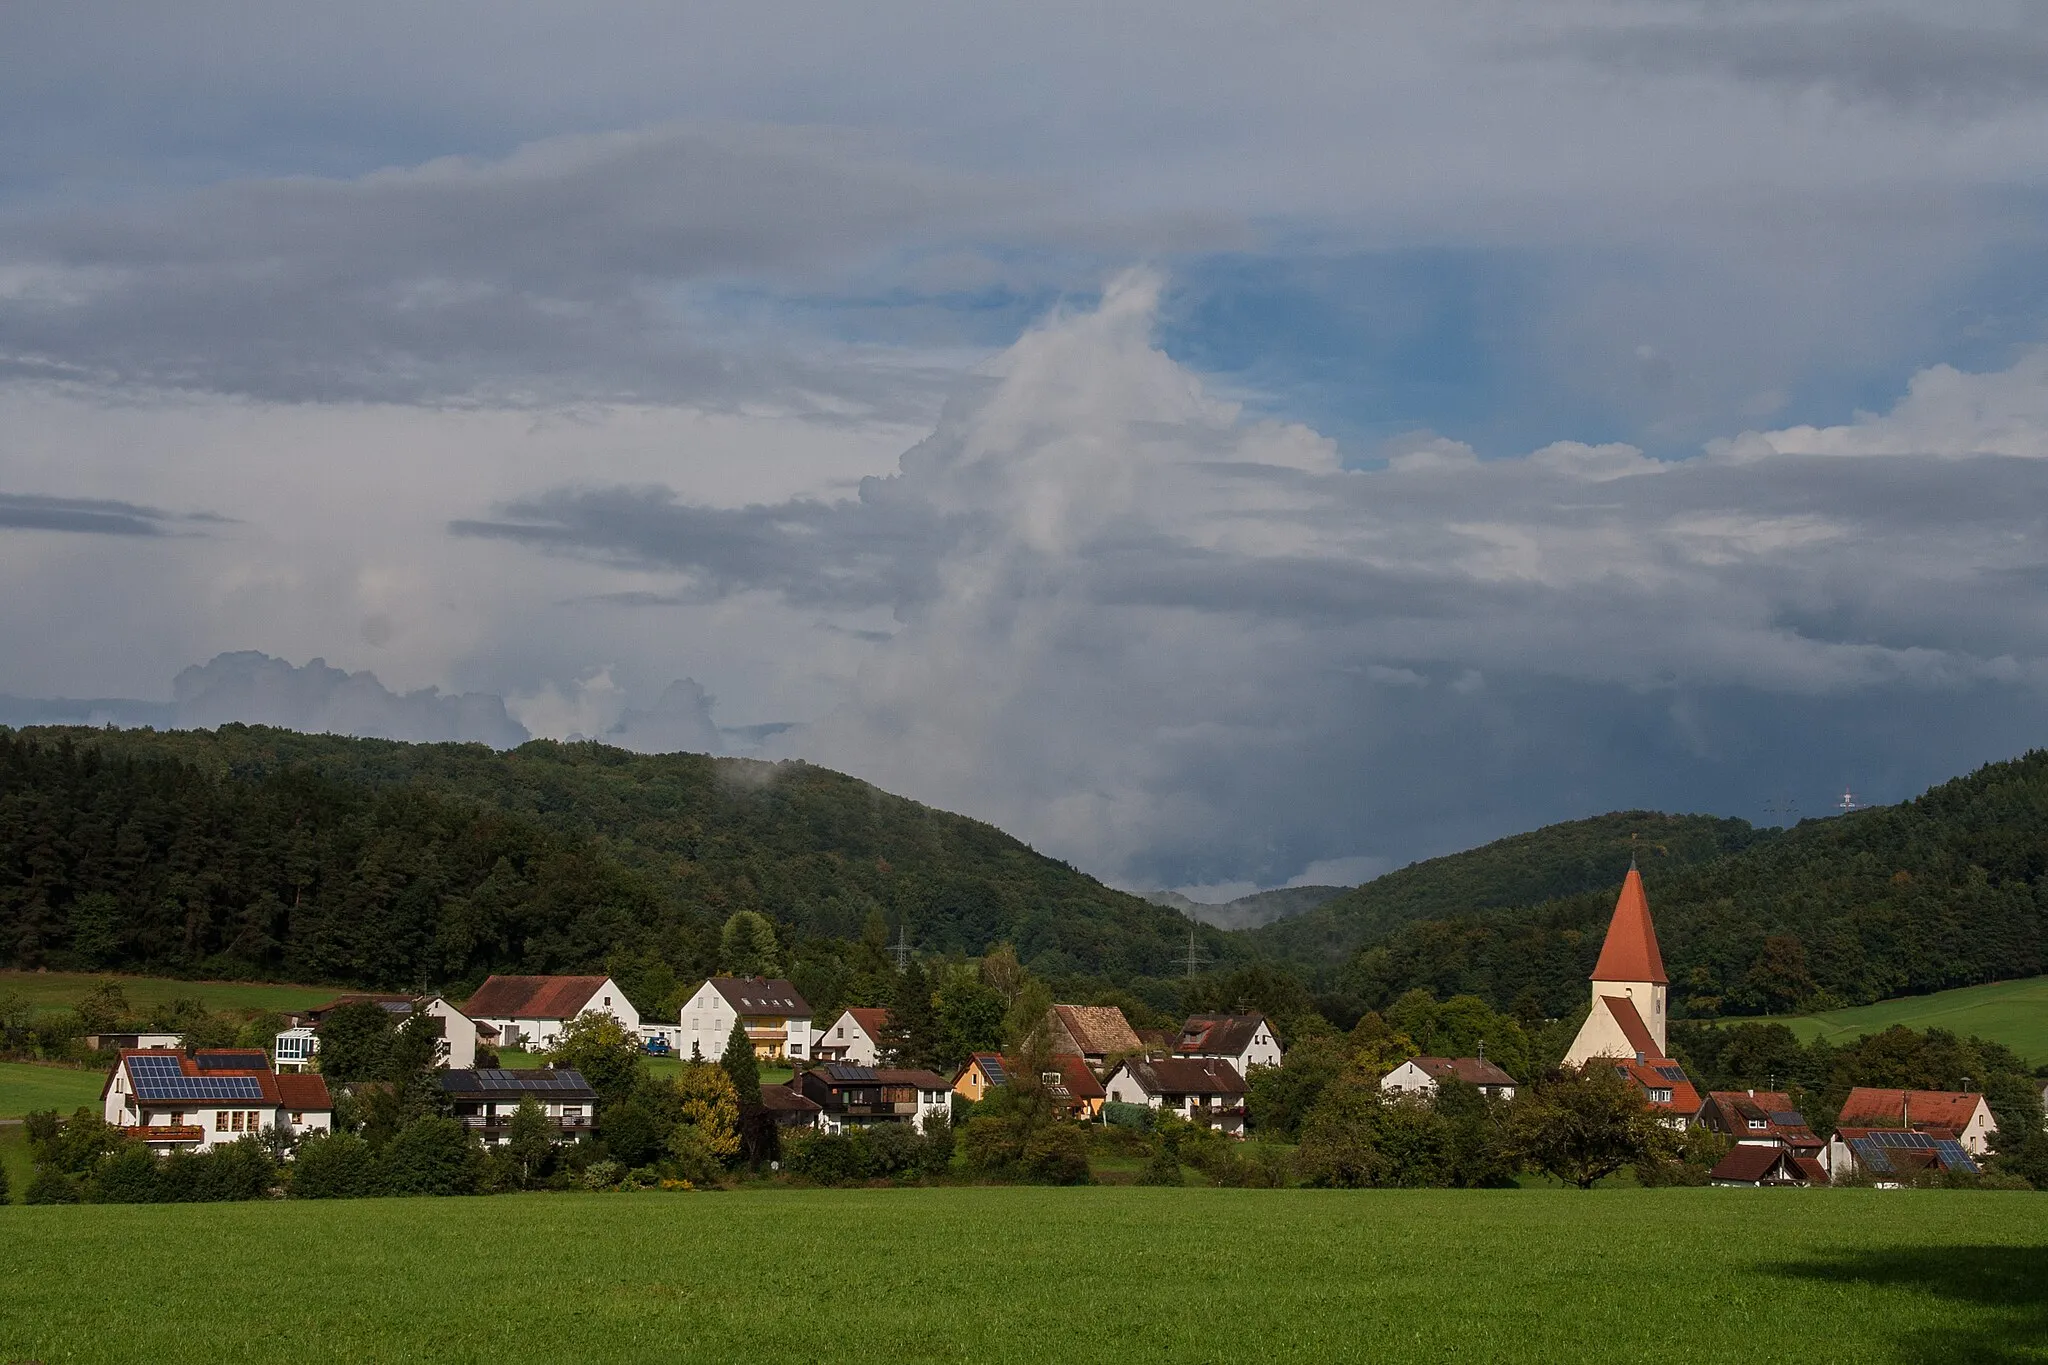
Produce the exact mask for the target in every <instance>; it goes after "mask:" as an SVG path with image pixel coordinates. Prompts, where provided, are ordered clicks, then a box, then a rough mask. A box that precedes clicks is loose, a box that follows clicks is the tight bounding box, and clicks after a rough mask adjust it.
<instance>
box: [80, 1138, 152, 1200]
mask: <svg viewBox="0 0 2048 1365" xmlns="http://www.w3.org/2000/svg"><path fill="white" fill-rule="evenodd" d="M162 1165H163V1161H162V1159H161V1158H159V1157H157V1156H155V1155H153V1154H152V1153H151V1152H150V1150H149V1148H147V1147H145V1146H143V1145H142V1144H141V1143H139V1142H136V1143H130V1144H128V1145H127V1146H126V1147H124V1148H122V1149H121V1150H120V1151H118V1152H115V1153H114V1154H113V1155H111V1156H109V1157H108V1158H107V1159H106V1160H105V1161H103V1162H101V1163H100V1168H99V1170H98V1171H96V1172H94V1173H93V1177H92V1180H91V1181H90V1182H89V1183H88V1184H87V1187H86V1192H87V1195H88V1198H89V1200H90V1202H92V1203H95V1204H153V1203H156V1202H157V1199H158V1195H157V1187H158V1180H157V1175H158V1171H159V1168H160V1167H161V1166H162Z"/></svg>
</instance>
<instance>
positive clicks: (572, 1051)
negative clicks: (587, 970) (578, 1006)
mask: <svg viewBox="0 0 2048 1365" xmlns="http://www.w3.org/2000/svg"><path fill="white" fill-rule="evenodd" d="M548 1062H549V1064H550V1065H552V1066H559V1067H563V1068H565V1069H567V1070H571V1071H577V1072H580V1073H582V1076H583V1079H584V1080H586V1081H588V1082H589V1083H590V1088H591V1089H592V1090H595V1091H596V1092H597V1097H598V1101H599V1103H601V1104H608V1105H609V1104H620V1103H623V1102H624V1101H625V1099H626V1098H627V1097H628V1096H629V1095H631V1094H632V1093H633V1092H634V1090H635V1089H637V1088H638V1087H639V1085H640V1083H641V1080H642V1078H643V1077H645V1076H646V1074H647V1060H646V1055H645V1054H644V1053H643V1052H642V1051H641V1048H640V1040H639V1038H638V1037H636V1036H635V1035H634V1034H632V1033H631V1032H629V1031H628V1030H627V1028H626V1026H625V1025H624V1024H621V1023H620V1022H619V1021H618V1020H616V1019H614V1018H612V1016H610V1015H609V1014H598V1013H595V1012H588V1013H584V1014H579V1015H577V1016H576V1017H575V1018H574V1019H571V1020H570V1021H569V1022H568V1023H566V1024H564V1025H562V1031H561V1033H560V1034H559V1035H557V1036H556V1038H555V1042H554V1046H552V1047H550V1048H549V1049H548Z"/></svg>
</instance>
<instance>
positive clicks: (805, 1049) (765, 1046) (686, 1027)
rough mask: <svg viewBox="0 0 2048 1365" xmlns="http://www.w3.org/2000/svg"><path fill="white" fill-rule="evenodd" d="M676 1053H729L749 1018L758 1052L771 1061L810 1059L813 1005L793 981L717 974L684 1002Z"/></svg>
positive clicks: (714, 1055) (751, 1038)
mask: <svg viewBox="0 0 2048 1365" xmlns="http://www.w3.org/2000/svg"><path fill="white" fill-rule="evenodd" d="M681 1015H682V1017H681V1019H680V1021H679V1027H678V1031H677V1034H676V1037H677V1040H678V1046H677V1048H676V1051H677V1053H678V1054H680V1055H681V1056H684V1057H702V1058H704V1059H705V1060H707V1061H710V1060H713V1059H715V1058H718V1057H721V1056H723V1055H724V1054H725V1044H726V1040H727V1039H728V1038H730V1037H731V1036H732V1026H733V1024H734V1023H735V1022H739V1021H744V1022H745V1025H746V1030H747V1038H748V1040H749V1041H750V1042H752V1043H753V1045H754V1055H755V1056H756V1057H759V1058H760V1059H761V1060H762V1061H766V1062H780V1061H791V1062H795V1063H798V1064H799V1065H801V1064H802V1063H803V1062H806V1061H808V1060H809V1055H808V1054H809V1052H810V1046H811V1006H810V1002H808V1001H806V1000H805V999H804V998H803V996H802V995H800V994H799V993H798V992H797V988H796V987H795V986H792V985H791V984H790V983H789V982H787V981H783V980H779V979H770V978H765V977H759V976H714V977H712V978H711V979H710V980H709V981H706V982H705V983H704V984H703V985H701V986H699V987H698V988H697V989H696V990H695V991H694V992H693V993H692V994H691V996H690V998H689V999H688V1000H685V1001H684V1002H683V1008H682V1010H681Z"/></svg>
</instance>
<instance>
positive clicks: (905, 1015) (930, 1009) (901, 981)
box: [879, 958, 943, 1066]
mask: <svg viewBox="0 0 2048 1365" xmlns="http://www.w3.org/2000/svg"><path fill="white" fill-rule="evenodd" d="M879 1041H880V1042H881V1045H882V1051H883V1052H884V1053H886V1054H887V1056H888V1059H889V1064H890V1065H892V1066H937V1065H940V1064H941V1063H940V1058H939V1052H940V1049H941V1047H942V1046H943V1044H942V1043H941V1042H940V1038H939V1012H938V1008H937V1006H935V1005H934V1004H933V1003H932V983H931V978H930V977H928V976H926V975H925V970H924V965H923V964H922V963H920V962H919V961H918V960H917V959H916V958H912V959H911V960H910V962H909V964H908V965H907V966H905V967H904V969H903V970H902V971H901V972H900V973H898V974H897V977H896V982H895V988H894V989H893V990H892V991H891V993H890V997H889V1022H888V1023H887V1024H886V1025H885V1026H884V1027H883V1029H882V1036H881V1038H880V1040H879Z"/></svg>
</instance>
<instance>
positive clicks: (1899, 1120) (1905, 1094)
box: [1835, 1085, 1998, 1156]
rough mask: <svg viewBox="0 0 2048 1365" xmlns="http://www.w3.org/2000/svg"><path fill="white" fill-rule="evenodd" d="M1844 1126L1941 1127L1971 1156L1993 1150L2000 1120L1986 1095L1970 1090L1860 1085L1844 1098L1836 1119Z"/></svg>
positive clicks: (1837, 1123)
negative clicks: (1884, 1088) (1886, 1087)
mask: <svg viewBox="0 0 2048 1365" xmlns="http://www.w3.org/2000/svg"><path fill="white" fill-rule="evenodd" d="M1835 1123H1836V1126H1838V1127H1842V1128H1911V1129H1920V1130H1923V1131H1927V1132H1933V1131H1935V1130H1939V1131H1940V1132H1941V1133H1942V1134H1943V1135H1944V1136H1948V1137H1953V1138H1954V1139H1955V1140H1956V1141H1958V1142H1960V1143H1962V1144H1963V1150H1964V1151H1966V1152H1968V1153H1969V1154H1970V1155H1971V1156H1983V1155H1985V1154H1986V1153H1988V1152H1989V1151H1990V1150H1991V1135H1992V1134H1993V1133H1996V1132H1997V1131H1998V1121H1997V1120H1996V1119H1995V1118H1993V1117H1992V1116H1991V1106H1990V1105H1989V1104H1987V1103H1986V1102H1985V1100H1984V1097H1983V1096H1982V1095H1979V1094H1976V1093H1974V1092H1972V1091H1967V1090H1879V1089H1875V1088H1872V1087H1870V1086H1863V1085H1859V1086H1857V1087H1856V1088H1855V1089H1854V1090H1851V1091H1850V1092H1849V1097H1848V1098H1847V1099H1845V1100H1843V1101H1842V1113H1841V1116H1840V1117H1839V1118H1837V1119H1836V1120H1835Z"/></svg>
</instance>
